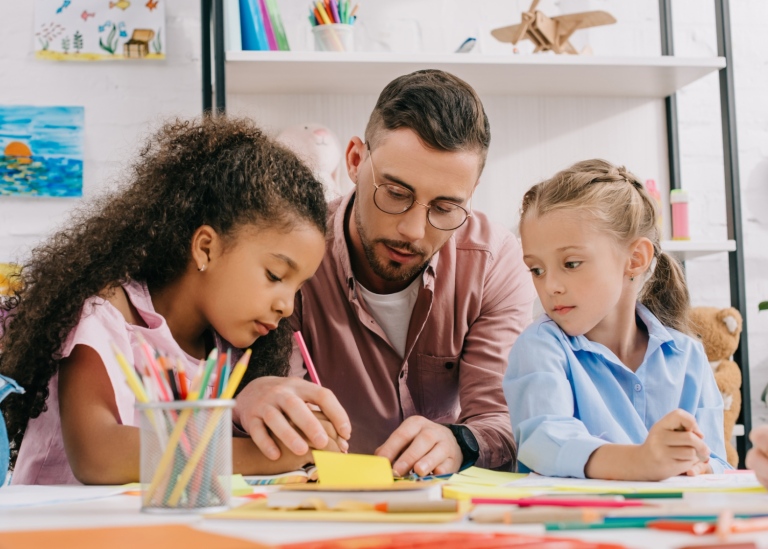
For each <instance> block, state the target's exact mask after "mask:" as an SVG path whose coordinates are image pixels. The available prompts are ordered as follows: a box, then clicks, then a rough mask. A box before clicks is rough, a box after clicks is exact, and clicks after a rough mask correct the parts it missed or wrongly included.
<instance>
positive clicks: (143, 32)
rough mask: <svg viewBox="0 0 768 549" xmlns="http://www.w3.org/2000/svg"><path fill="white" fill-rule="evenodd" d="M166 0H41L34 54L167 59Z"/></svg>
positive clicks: (59, 57) (86, 58) (64, 58)
mask: <svg viewBox="0 0 768 549" xmlns="http://www.w3.org/2000/svg"><path fill="white" fill-rule="evenodd" d="M165 2H166V0H147V1H146V2H144V0H130V1H129V0H118V1H114V0H37V1H36V4H35V57H37V58H38V59H52V60H55V61H112V60H125V59H165Z"/></svg>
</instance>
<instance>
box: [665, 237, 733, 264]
mask: <svg viewBox="0 0 768 549" xmlns="http://www.w3.org/2000/svg"><path fill="white" fill-rule="evenodd" d="M661 249H662V250H664V251H665V252H667V253H669V254H672V255H673V256H675V257H676V258H678V259H679V260H680V261H688V260H689V259H695V258H697V257H703V256H705V255H712V254H717V253H721V252H733V251H734V250H736V242H735V241H734V240H717V241H715V240H662V241H661Z"/></svg>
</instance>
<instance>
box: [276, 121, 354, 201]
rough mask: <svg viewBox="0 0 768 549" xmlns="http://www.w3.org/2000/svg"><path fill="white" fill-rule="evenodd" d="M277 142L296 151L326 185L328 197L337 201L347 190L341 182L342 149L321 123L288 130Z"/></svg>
mask: <svg viewBox="0 0 768 549" xmlns="http://www.w3.org/2000/svg"><path fill="white" fill-rule="evenodd" d="M277 140H278V141H279V142H280V143H282V144H283V145H285V146H286V147H288V148H289V149H291V150H292V151H293V152H295V153H296V154H297V155H298V157H299V158H301V159H302V160H303V161H304V162H305V163H306V164H307V165H308V166H309V167H310V169H311V170H312V171H313V172H314V174H315V177H317V178H318V179H319V180H320V181H321V182H322V183H323V185H324V186H325V196H326V198H327V199H328V200H333V199H334V198H337V197H339V196H341V195H342V194H343V193H344V191H343V190H342V188H341V185H340V183H339V163H340V161H341V147H340V146H339V140H338V139H337V137H336V135H334V133H333V132H332V131H331V130H329V129H328V128H326V127H325V126H321V125H320V124H299V125H297V126H290V127H288V128H285V129H284V130H283V131H281V132H280V134H279V135H278V136H277Z"/></svg>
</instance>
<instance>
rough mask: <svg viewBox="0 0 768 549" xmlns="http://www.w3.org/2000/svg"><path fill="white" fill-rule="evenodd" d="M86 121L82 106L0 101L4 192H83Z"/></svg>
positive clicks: (0, 177)
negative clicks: (7, 103) (1, 103)
mask: <svg viewBox="0 0 768 549" xmlns="http://www.w3.org/2000/svg"><path fill="white" fill-rule="evenodd" d="M83 121H84V109H83V107H32V106H23V105H21V106H20V105H0V196H2V195H16V196H55V197H77V196H82V195H83Z"/></svg>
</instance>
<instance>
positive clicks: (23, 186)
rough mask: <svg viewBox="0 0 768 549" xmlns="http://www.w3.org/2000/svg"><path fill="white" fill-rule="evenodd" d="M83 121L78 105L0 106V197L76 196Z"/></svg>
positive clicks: (80, 177)
mask: <svg viewBox="0 0 768 549" xmlns="http://www.w3.org/2000/svg"><path fill="white" fill-rule="evenodd" d="M65 2H66V0H65ZM83 120H84V109H83V107H29V106H4V105H0V196H2V195H20V196H56V197H59V196H82V195H83Z"/></svg>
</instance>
